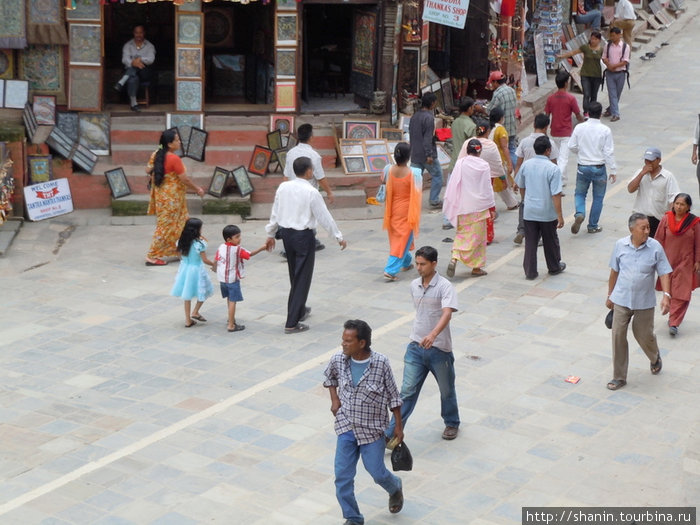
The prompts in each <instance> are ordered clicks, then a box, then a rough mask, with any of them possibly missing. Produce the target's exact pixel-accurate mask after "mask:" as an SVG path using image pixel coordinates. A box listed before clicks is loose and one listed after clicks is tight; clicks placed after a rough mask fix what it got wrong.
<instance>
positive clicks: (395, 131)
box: [381, 128, 403, 142]
mask: <svg viewBox="0 0 700 525" xmlns="http://www.w3.org/2000/svg"><path fill="white" fill-rule="evenodd" d="M381 137H382V138H383V139H386V140H391V141H393V142H401V141H402V140H403V131H402V130H400V129H399V128H382V133H381Z"/></svg>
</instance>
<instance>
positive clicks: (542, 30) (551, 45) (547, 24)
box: [532, 0, 563, 69]
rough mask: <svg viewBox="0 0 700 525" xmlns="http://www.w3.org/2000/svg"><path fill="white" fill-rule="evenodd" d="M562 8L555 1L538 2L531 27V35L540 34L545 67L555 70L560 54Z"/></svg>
mask: <svg viewBox="0 0 700 525" xmlns="http://www.w3.org/2000/svg"><path fill="white" fill-rule="evenodd" d="M562 19H563V16H562V6H561V3H560V2H557V1H556V0H538V2H537V8H536V9H535V12H534V17H533V20H532V25H533V28H534V33H533V34H541V35H542V41H543V44H544V57H545V67H546V68H547V69H556V68H557V55H558V54H559V53H561V24H562Z"/></svg>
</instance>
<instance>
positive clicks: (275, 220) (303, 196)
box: [265, 157, 347, 334]
mask: <svg viewBox="0 0 700 525" xmlns="http://www.w3.org/2000/svg"><path fill="white" fill-rule="evenodd" d="M292 167H293V169H294V174H295V175H296V177H295V178H294V179H292V180H289V181H286V182H283V183H282V184H280V185H279V187H278V188H277V192H276V193H275V202H274V203H273V205H272V212H271V213H270V222H269V223H268V225H267V226H265V231H266V232H267V242H266V246H267V249H268V250H271V249H273V248H274V247H275V234H277V233H278V232H279V236H280V237H281V238H282V242H283V243H284V250H285V252H286V253H287V266H288V268H289V280H290V284H291V288H290V290H289V299H288V301H287V322H286V323H285V327H284V332H285V333H286V334H294V333H298V332H305V331H306V330H308V329H309V326H308V325H306V324H303V323H301V321H303V320H304V319H306V317H307V316H308V315H309V313H310V312H311V308H308V307H307V306H306V299H307V297H308V296H309V289H310V288H311V279H312V277H313V273H314V260H315V256H316V250H315V246H314V228H315V227H316V223H317V222H318V223H320V224H321V226H323V227H324V228H325V229H326V230H327V231H328V233H330V234H331V235H332V236H333V237H335V239H336V240H337V241H338V244H339V245H340V249H341V250H344V249H345V247H346V246H347V242H346V241H344V240H343V234H342V233H340V230H339V229H338V226H337V225H336V224H335V221H334V220H333V217H332V216H331V214H330V212H329V211H328V208H326V203H325V202H323V197H321V194H320V193H319V192H318V190H317V189H316V188H314V187H313V186H312V185H311V182H310V180H311V177H313V165H312V162H311V159H310V158H308V157H299V158H297V159H296V160H295V161H294V163H293V166H292Z"/></svg>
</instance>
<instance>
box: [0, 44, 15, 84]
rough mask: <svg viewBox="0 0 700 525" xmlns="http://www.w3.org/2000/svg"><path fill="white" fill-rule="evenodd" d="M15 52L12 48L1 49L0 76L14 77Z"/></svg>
mask: <svg viewBox="0 0 700 525" xmlns="http://www.w3.org/2000/svg"><path fill="white" fill-rule="evenodd" d="M14 75H15V52H14V50H12V49H0V78H14Z"/></svg>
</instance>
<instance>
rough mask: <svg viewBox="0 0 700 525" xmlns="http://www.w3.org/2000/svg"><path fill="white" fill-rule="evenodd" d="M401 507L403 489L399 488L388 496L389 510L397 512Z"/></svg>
mask: <svg viewBox="0 0 700 525" xmlns="http://www.w3.org/2000/svg"><path fill="white" fill-rule="evenodd" d="M402 508H403V491H402V490H401V489H400V488H399V490H397V491H396V492H394V493H393V494H392V495H391V496H389V512H391V513H392V514H398V513H399V512H401V509H402Z"/></svg>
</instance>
